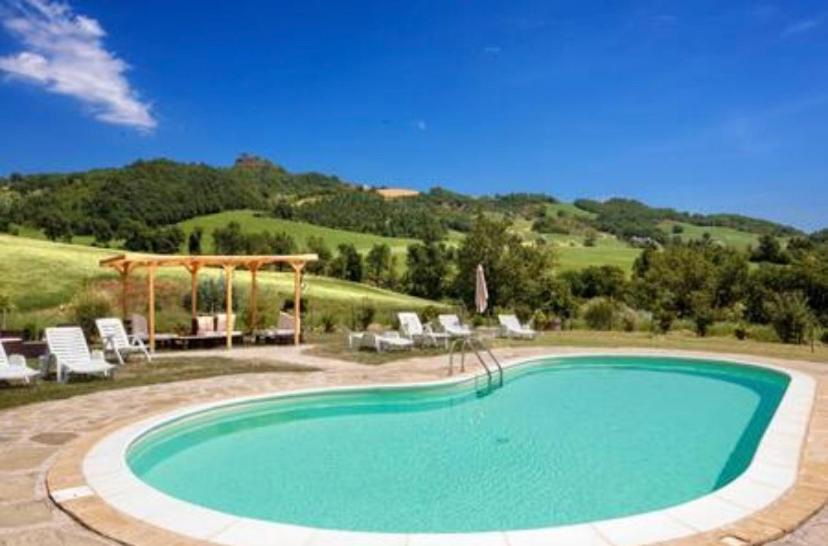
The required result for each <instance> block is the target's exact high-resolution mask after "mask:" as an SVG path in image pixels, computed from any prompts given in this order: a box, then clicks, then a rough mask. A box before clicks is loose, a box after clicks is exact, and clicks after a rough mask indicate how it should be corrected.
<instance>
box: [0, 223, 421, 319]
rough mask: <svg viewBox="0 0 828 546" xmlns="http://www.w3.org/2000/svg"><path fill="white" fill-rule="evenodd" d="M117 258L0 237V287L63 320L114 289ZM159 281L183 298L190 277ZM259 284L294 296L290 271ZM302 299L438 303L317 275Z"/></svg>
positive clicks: (165, 272) (240, 280) (264, 275)
mask: <svg viewBox="0 0 828 546" xmlns="http://www.w3.org/2000/svg"><path fill="white" fill-rule="evenodd" d="M113 254H115V251H112V250H106V249H98V248H93V247H87V246H80V245H69V244H62V243H51V242H48V241H40V240H35V239H27V238H23V237H13V236H8V235H0V279H2V284H0V287H2V290H3V291H5V292H7V293H8V294H9V295H10V296H11V298H12V301H13V302H14V304H15V306H16V307H17V309H18V311H20V312H26V311H35V310H46V309H49V310H52V311H54V312H55V313H56V314H57V315H58V317H57V318H55V319H54V320H59V319H60V317H59V315H60V312H61V310H62V309H63V307H64V306H65V305H66V304H67V303H68V302H69V301H70V300H71V299H72V296H73V295H74V294H75V293H76V292H78V291H79V290H80V289H81V288H83V287H84V286H85V285H88V284H90V283H96V284H100V285H106V286H110V287H111V288H113V289H114V288H115V287H116V285H115V281H116V279H117V276H116V274H115V273H114V272H111V271H107V270H104V269H102V268H101V267H99V265H98V262H99V261H100V260H101V259H103V258H106V257H109V256H112V255H113ZM209 275H213V276H215V277H218V276H219V275H220V272H219V271H218V270H215V271H210V272H205V273H204V276H205V277H207V276H209ZM141 278H142V277H141V275H140V274H136V278H135V281H134V283H133V286H135V287H136V288H137V289H138V290H139V291H140V292H141V296H142V297H143V286H144V285H143V282H142V281H141V280H140V279H141ZM158 278H159V283H166V284H167V285H172V287H173V289H175V287H176V285H177V284H180V291H181V294H182V295H183V293H184V292H186V291H187V290H186V286H187V285H188V279H189V275H188V273H187V272H186V271H185V270H184V269H183V268H181V269H180V270H179V269H162V270H160V271H159V275H158ZM259 281H260V282H259V284H260V286H261V288H262V291H263V293H267V292H268V291H270V292H271V293H277V294H278V295H280V296H287V297H289V295H290V294H292V291H293V275H292V273H287V272H284V273H283V272H276V271H267V272H261V273H260V275H259ZM249 282H250V280H249V275H247V274H245V272H243V271H240V272H238V273H237V275H236V285H237V286H239V287H240V289H241V290H246V289H247V288H248V287H249ZM304 296H305V298H307V299H308V300H309V301H310V303H311V305H312V306H313V307H314V308H315V309H317V310H318V311H319V312H324V311H325V310H326V308H329V307H337V308H338V309H342V308H345V307H348V306H359V305H363V304H365V303H370V304H371V305H373V306H375V307H376V308H377V309H378V310H395V309H409V308H410V309H420V308H422V307H425V306H427V305H431V304H434V302H431V301H428V300H423V299H419V298H414V297H411V296H407V295H404V294H399V293H397V292H392V291H389V290H382V289H379V288H374V287H371V286H368V285H365V284H358V283H352V282H347V281H341V280H338V279H331V278H327V277H313V276H309V277H308V278H307V288H306V290H305V292H304ZM12 319H14V314H13V315H12Z"/></svg>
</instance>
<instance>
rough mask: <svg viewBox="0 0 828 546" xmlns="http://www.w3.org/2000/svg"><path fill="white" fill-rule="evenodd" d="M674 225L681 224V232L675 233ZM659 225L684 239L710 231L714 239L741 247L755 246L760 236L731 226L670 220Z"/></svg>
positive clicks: (701, 235)
mask: <svg viewBox="0 0 828 546" xmlns="http://www.w3.org/2000/svg"><path fill="white" fill-rule="evenodd" d="M674 226H680V229H681V230H682V231H681V233H675V232H674V231H673V229H674ZM658 227H660V228H661V229H663V230H664V231H665V232H666V233H669V234H670V235H671V236H673V235H678V236H679V237H680V238H681V239H682V240H684V241H688V240H699V239H701V238H702V237H704V234H705V233H709V234H710V237H711V238H712V239H713V240H714V241H720V242H721V243H723V244H725V245H727V246H731V247H733V248H739V249H746V248H747V247H749V246H752V247H755V246H756V243H758V242H759V237H760V236H759V234H757V233H750V232H747V231H742V230H738V229H733V228H729V227H719V226H695V225H693V224H688V223H686V222H673V221H669V220H668V221H665V222H661V223H660V224H659V225H658Z"/></svg>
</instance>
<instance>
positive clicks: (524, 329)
mask: <svg viewBox="0 0 828 546" xmlns="http://www.w3.org/2000/svg"><path fill="white" fill-rule="evenodd" d="M497 319H498V321H500V333H501V335H503V336H504V337H508V338H517V339H534V338H535V335H536V334H537V332H535V331H534V330H533V329H532V328H529V327H528V326H524V325H523V324H521V323H520V321H519V320H518V318H517V317H516V316H515V315H498V316H497Z"/></svg>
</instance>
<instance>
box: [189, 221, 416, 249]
mask: <svg viewBox="0 0 828 546" xmlns="http://www.w3.org/2000/svg"><path fill="white" fill-rule="evenodd" d="M230 222H237V223H238V224H239V225H240V226H241V228H242V231H244V232H246V233H253V232H261V231H273V232H278V231H284V232H285V233H287V234H288V235H290V236H291V237H293V238H294V239H295V240H296V243H297V244H298V245H299V246H300V247H301V246H303V245H304V244H305V243H306V242H307V239H308V237H311V236H315V237H321V238H322V239H323V240H324V241H325V243H326V244H327V245H328V246H329V247H330V248H331V250H333V251H336V247H337V246H338V245H340V244H343V243H352V244H353V245H354V246H356V248H357V250H358V251H360V252H368V251H369V250H370V249H371V247H372V246H373V245H375V244H378V243H379V244H382V243H384V244H387V245H388V246H389V247H391V251H392V252H394V253H395V254H405V251H406V248H407V247H408V245H409V244H411V243H414V242H416V239H404V238H397V237H382V236H380V235H372V234H370V233H357V232H353V231H345V230H341V229H333V228H327V227H323V226H317V225H314V224H308V223H306V222H296V221H293V220H283V219H281V218H274V217H272V216H269V215H267V214H264V213H260V212H256V211H252V210H232V211H226V212H219V213H216V214H208V215H205V216H197V217H195V218H192V219H190V220H186V221H184V222H181V223H179V226H181V229H183V230H184V233H185V235H189V234H190V232H191V231H192V230H193V228H195V227H196V226H200V227H201V228H202V229H204V235H205V237H206V247H205V251H208V250H209V249H211V245H212V244H213V243H212V240H210V233H212V231H213V230H214V229H216V228H219V227H224V226H226V225H227V224H228V223H230Z"/></svg>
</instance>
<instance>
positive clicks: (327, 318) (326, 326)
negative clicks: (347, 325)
mask: <svg viewBox="0 0 828 546" xmlns="http://www.w3.org/2000/svg"><path fill="white" fill-rule="evenodd" d="M319 323H320V324H321V325H322V331H323V332H325V333H326V334H330V333H331V332H333V331H334V330H335V329H336V317H334V316H333V315H332V314H331V313H325V314H323V315H322V316H321V317H320V319H319Z"/></svg>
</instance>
